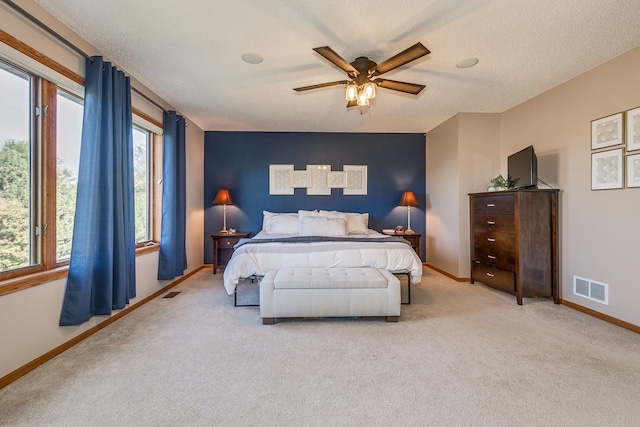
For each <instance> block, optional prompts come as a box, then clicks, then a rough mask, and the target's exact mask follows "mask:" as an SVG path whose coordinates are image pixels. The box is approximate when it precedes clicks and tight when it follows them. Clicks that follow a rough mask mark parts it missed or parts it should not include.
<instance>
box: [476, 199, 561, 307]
mask: <svg viewBox="0 0 640 427" xmlns="http://www.w3.org/2000/svg"><path fill="white" fill-rule="evenodd" d="M558 193H559V190H535V189H532V190H508V191H497V192H488V193H473V194H469V198H470V199H469V209H470V219H471V239H470V240H471V283H474V282H475V281H476V280H477V281H479V282H482V283H484V284H485V285H488V286H491V287H493V288H496V289H499V290H502V291H505V292H508V293H510V294H513V295H515V296H516V301H517V302H518V304H520V305H522V298H531V297H553V301H554V302H555V303H556V304H559V303H560V298H559V295H558Z"/></svg>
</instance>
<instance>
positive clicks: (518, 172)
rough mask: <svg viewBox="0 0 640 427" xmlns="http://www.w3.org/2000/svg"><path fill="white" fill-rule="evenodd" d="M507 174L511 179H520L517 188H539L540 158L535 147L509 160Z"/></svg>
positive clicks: (515, 154) (510, 157)
mask: <svg viewBox="0 0 640 427" xmlns="http://www.w3.org/2000/svg"><path fill="white" fill-rule="evenodd" d="M507 173H508V175H509V176H510V177H512V178H514V179H518V182H517V183H516V185H515V188H537V187H538V158H537V157H536V153H535V151H534V150H533V145H530V146H529V147H527V148H525V149H524V150H520V151H518V152H517V153H514V154H512V155H510V156H509V157H508V158H507Z"/></svg>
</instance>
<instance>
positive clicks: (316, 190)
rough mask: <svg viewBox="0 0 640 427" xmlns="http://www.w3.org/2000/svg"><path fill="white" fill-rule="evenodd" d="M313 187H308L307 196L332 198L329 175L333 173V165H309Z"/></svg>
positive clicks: (308, 169)
mask: <svg viewBox="0 0 640 427" xmlns="http://www.w3.org/2000/svg"><path fill="white" fill-rule="evenodd" d="M307 171H309V176H310V179H311V185H310V186H309V187H307V196H330V195H331V188H330V187H329V183H328V181H327V175H328V174H329V173H331V165H307Z"/></svg>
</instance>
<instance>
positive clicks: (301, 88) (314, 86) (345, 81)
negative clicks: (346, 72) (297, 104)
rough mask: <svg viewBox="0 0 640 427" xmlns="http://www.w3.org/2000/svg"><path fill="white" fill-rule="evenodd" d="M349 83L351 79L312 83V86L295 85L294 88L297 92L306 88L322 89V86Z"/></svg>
mask: <svg viewBox="0 0 640 427" xmlns="http://www.w3.org/2000/svg"><path fill="white" fill-rule="evenodd" d="M347 83H349V80H340V81H336V82H328V83H320V84H317V85H311V86H302V87H294V88H293V90H295V91H296V92H302V91H304V90H311V89H320V88H321V87H328V86H337V85H346V84H347Z"/></svg>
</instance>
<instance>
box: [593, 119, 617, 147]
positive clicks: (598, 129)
mask: <svg viewBox="0 0 640 427" xmlns="http://www.w3.org/2000/svg"><path fill="white" fill-rule="evenodd" d="M622 120H623V119H622V113H617V114H613V115H611V116H608V117H603V118H601V119H598V120H593V121H592V122H591V149H592V150H597V149H599V148H606V147H612V146H614V145H621V144H623V143H624V140H623V139H622V137H623V127H622Z"/></svg>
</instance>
